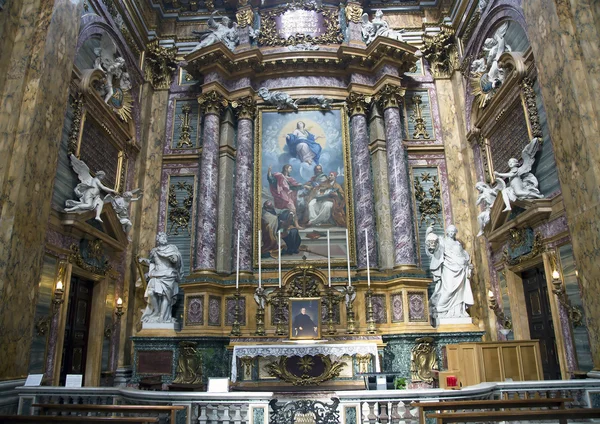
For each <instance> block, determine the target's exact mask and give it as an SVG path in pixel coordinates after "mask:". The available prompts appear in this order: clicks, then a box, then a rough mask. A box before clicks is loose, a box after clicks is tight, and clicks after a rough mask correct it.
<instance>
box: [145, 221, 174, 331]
mask: <svg viewBox="0 0 600 424" xmlns="http://www.w3.org/2000/svg"><path fill="white" fill-rule="evenodd" d="M139 261H140V262H141V263H145V264H147V265H148V266H149V267H150V270H149V271H148V274H146V279H147V280H148V285H147V286H146V292H145V293H144V298H145V299H146V302H147V305H146V309H145V310H144V312H143V313H142V322H146V323H174V322H176V320H175V318H173V316H172V311H171V309H172V308H173V305H174V304H175V301H176V299H177V293H179V282H180V281H181V278H182V277H183V260H182V257H181V253H179V249H178V248H177V246H175V245H174V244H168V240H167V235H166V234H165V233H163V232H160V233H158V235H157V236H156V247H154V248H153V249H152V250H151V251H150V257H149V258H139Z"/></svg>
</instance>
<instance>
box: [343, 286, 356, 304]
mask: <svg viewBox="0 0 600 424" xmlns="http://www.w3.org/2000/svg"><path fill="white" fill-rule="evenodd" d="M354 299H356V289H355V288H354V286H346V288H344V303H345V304H346V309H350V308H351V307H352V304H353V303H354Z"/></svg>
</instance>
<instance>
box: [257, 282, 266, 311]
mask: <svg viewBox="0 0 600 424" xmlns="http://www.w3.org/2000/svg"><path fill="white" fill-rule="evenodd" d="M254 301H255V302H256V304H257V305H258V309H265V305H266V304H267V295H266V294H265V289H264V288H263V287H257V288H256V290H255V291H254Z"/></svg>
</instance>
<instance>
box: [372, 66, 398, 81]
mask: <svg viewBox="0 0 600 424" xmlns="http://www.w3.org/2000/svg"><path fill="white" fill-rule="evenodd" d="M386 76H393V77H399V76H400V73H399V72H398V68H397V67H395V66H392V65H383V66H382V67H381V68H379V69H378V70H377V72H376V73H375V79H377V80H380V79H381V78H383V77H386Z"/></svg>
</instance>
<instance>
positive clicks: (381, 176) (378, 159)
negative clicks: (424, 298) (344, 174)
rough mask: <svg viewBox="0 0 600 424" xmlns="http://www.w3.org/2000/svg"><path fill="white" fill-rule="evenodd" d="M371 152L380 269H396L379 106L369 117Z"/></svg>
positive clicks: (373, 109) (382, 125)
mask: <svg viewBox="0 0 600 424" xmlns="http://www.w3.org/2000/svg"><path fill="white" fill-rule="evenodd" d="M369 135H370V140H369V150H370V151H371V167H372V169H373V177H374V178H373V190H374V192H375V193H374V194H375V196H374V197H375V214H376V221H375V225H376V226H377V244H378V246H377V247H378V248H379V267H380V268H381V269H392V268H393V267H394V243H393V240H392V218H391V212H390V190H389V185H388V171H387V157H386V141H385V126H384V122H383V117H382V116H381V113H380V112H379V106H377V105H373V106H372V107H371V114H370V116H369Z"/></svg>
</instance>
